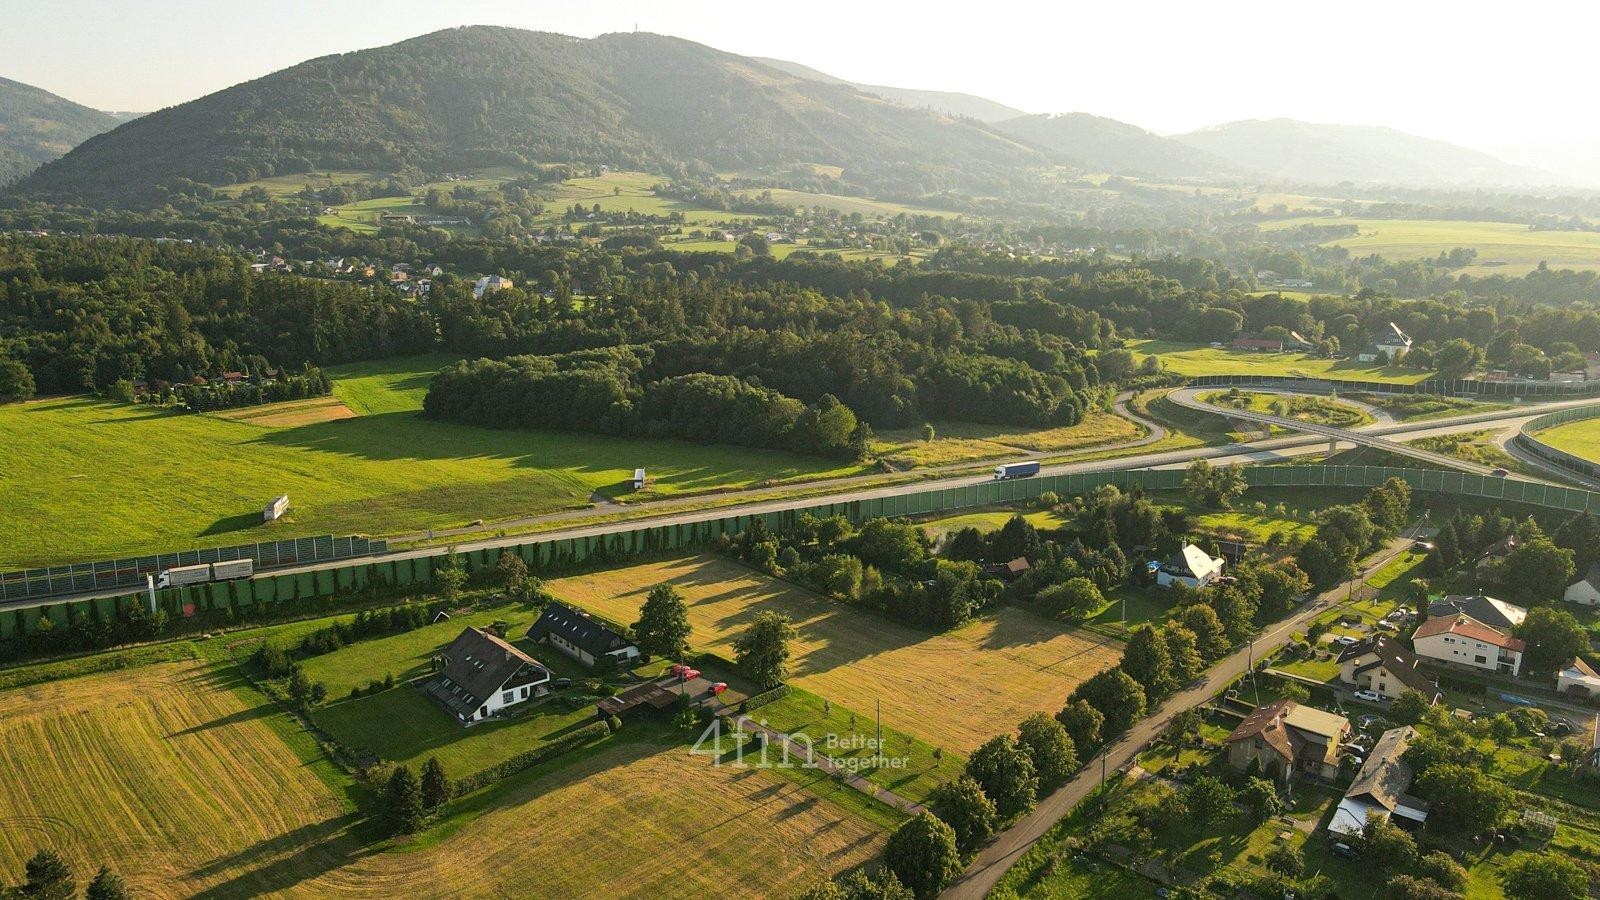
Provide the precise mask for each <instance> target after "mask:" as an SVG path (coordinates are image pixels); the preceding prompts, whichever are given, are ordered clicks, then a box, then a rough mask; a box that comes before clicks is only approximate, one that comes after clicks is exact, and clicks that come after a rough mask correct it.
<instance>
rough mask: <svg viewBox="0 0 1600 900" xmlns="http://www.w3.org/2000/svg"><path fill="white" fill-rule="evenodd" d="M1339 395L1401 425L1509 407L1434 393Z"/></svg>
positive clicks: (1508, 406) (1502, 404) (1503, 404)
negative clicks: (1375, 409) (1378, 412)
mask: <svg viewBox="0 0 1600 900" xmlns="http://www.w3.org/2000/svg"><path fill="white" fill-rule="evenodd" d="M1341 396H1343V397H1347V398H1349V399H1351V400H1359V401H1361V402H1362V403H1365V404H1367V405H1369V406H1376V407H1378V408H1379V409H1381V410H1383V411H1384V412H1386V413H1388V414H1389V415H1391V416H1394V417H1395V418H1396V419H1399V420H1400V421H1402V422H1421V421H1426V420H1428V419H1443V418H1448V417H1450V416H1465V415H1471V414H1473V413H1482V412H1494V411H1496V410H1501V409H1510V408H1511V404H1509V403H1485V402H1482V401H1478V400H1468V399H1466V398H1464V397H1442V396H1439V395H1437V394H1369V393H1365V392H1351V393H1347V394H1342V395H1341Z"/></svg>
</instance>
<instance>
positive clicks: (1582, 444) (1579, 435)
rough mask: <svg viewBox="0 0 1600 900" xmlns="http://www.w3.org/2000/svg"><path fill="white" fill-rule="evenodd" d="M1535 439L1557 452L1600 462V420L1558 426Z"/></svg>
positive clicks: (1541, 433) (1587, 420) (1542, 432)
mask: <svg viewBox="0 0 1600 900" xmlns="http://www.w3.org/2000/svg"><path fill="white" fill-rule="evenodd" d="M1535 437H1537V438H1538V439H1539V440H1540V441H1543V442H1544V443H1546V444H1549V445H1550V446H1552V447H1554V448H1556V449H1557V450H1564V451H1566V452H1568V453H1571V454H1572V455H1573V456H1580V457H1582V458H1584V459H1592V460H1594V461H1596V462H1600V419H1585V420H1583V421H1581V422H1569V423H1567V424H1566V425H1557V426H1556V427H1554V428H1547V429H1545V430H1544V431H1541V432H1539V433H1538V434H1537V435H1535Z"/></svg>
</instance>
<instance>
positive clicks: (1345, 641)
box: [1333, 634, 1361, 647]
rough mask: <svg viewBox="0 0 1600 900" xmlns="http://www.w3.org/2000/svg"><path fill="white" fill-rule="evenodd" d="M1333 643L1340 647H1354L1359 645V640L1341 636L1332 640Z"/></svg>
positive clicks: (1344, 635)
mask: <svg viewBox="0 0 1600 900" xmlns="http://www.w3.org/2000/svg"><path fill="white" fill-rule="evenodd" d="M1333 642H1334V643H1335V644H1338V645H1339V646H1341V647H1354V646H1355V645H1357V644H1359V643H1361V639H1360V638H1353V637H1351V636H1350V635H1348V634H1341V635H1339V636H1338V637H1336V638H1334V639H1333Z"/></svg>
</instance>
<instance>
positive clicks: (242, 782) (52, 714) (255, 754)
mask: <svg viewBox="0 0 1600 900" xmlns="http://www.w3.org/2000/svg"><path fill="white" fill-rule="evenodd" d="M230 677H235V678H236V676H230V675H228V674H226V672H225V671H217V670H213V669H210V668H208V667H206V666H205V665H204V664H203V663H199V662H176V663H163V664H158V665H150V666H143V667H140V668H135V669H129V670H125V671H121V672H113V673H107V674H104V675H91V676H87V677H83V678H74V679H69V680H65V681H55V682H50V683H47V684H41V685H36V686H33V687H26V688H18V689H16V690H11V691H5V692H3V693H0V873H4V877H5V878H6V879H7V880H13V881H16V880H20V874H21V872H22V865H23V862H24V861H25V860H26V859H27V858H28V857H29V856H30V855H32V853H33V852H34V850H36V849H37V848H39V847H41V846H50V847H54V848H56V849H57V850H59V851H61V852H62V853H63V854H64V855H65V856H66V857H67V859H68V861H69V862H70V863H72V864H73V865H74V867H75V868H76V870H77V871H78V873H79V876H80V878H81V879H84V880H86V879H87V877H88V876H89V875H90V874H92V873H93V871H94V869H95V868H97V867H98V866H100V865H101V864H102V863H104V864H108V865H110V866H111V867H112V868H113V869H114V870H115V871H117V872H118V873H120V874H121V875H122V876H123V877H124V878H125V879H127V881H128V884H129V887H130V888H131V889H132V891H133V894H134V896H137V897H179V896H190V895H193V894H195V893H199V892H201V891H204V890H206V889H209V888H213V887H216V886H218V885H222V884H225V883H228V882H229V881H231V880H232V879H234V878H236V877H238V876H241V875H243V874H244V873H246V872H249V871H252V870H258V869H261V868H264V867H272V866H274V865H279V864H283V863H285V861H287V860H290V859H292V857H293V856H294V854H295V852H296V850H297V848H298V847H299V846H301V845H303V844H306V843H315V842H316V841H317V840H318V839H319V838H320V837H325V836H327V835H331V834H332V833H334V832H336V831H337V830H339V829H340V828H341V827H343V826H344V825H345V824H347V821H346V818H347V811H346V806H345V803H344V801H343V800H342V799H341V797H340V796H339V795H338V794H336V793H335V792H334V790H333V789H332V788H331V787H330V786H329V785H328V784H327V783H326V782H325V781H324V780H322V779H320V778H319V777H318V775H317V774H316V772H315V770H314V768H313V767H310V766H307V765H306V764H304V763H303V762H302V761H301V760H300V759H299V758H298V757H297V756H296V755H295V753H294V752H292V751H291V750H290V748H289V747H288V746H287V745H286V744H285V743H284V741H283V739H282V738H281V737H279V735H278V733H276V732H275V731H274V730H273V728H272V727H271V726H270V725H269V723H268V721H267V720H268V717H269V716H273V715H282V714H281V713H276V712H274V711H273V710H272V709H271V708H270V707H262V706H257V707H252V706H251V705H250V704H249V703H248V702H247V701H246V699H245V697H244V696H243V695H241V694H240V693H237V692H235V691H233V690H230V689H229V680H230Z"/></svg>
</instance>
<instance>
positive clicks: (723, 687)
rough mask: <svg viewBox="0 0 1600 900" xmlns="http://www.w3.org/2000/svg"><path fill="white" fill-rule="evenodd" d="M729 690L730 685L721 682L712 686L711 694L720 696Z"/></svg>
mask: <svg viewBox="0 0 1600 900" xmlns="http://www.w3.org/2000/svg"><path fill="white" fill-rule="evenodd" d="M727 689H728V683H727V682H726V681H719V682H717V683H716V684H713V685H712V686H711V693H713V694H720V693H722V692H723V691H725V690H727Z"/></svg>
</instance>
